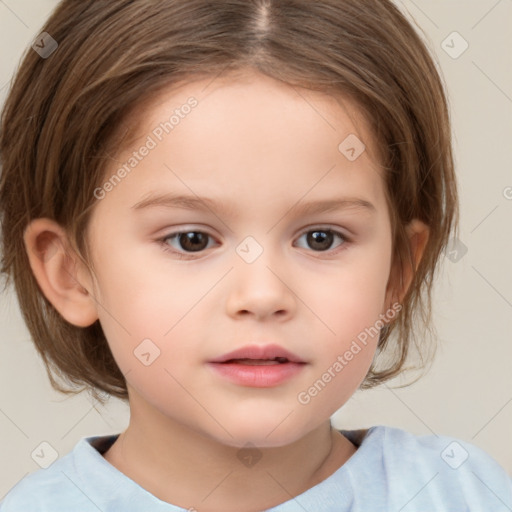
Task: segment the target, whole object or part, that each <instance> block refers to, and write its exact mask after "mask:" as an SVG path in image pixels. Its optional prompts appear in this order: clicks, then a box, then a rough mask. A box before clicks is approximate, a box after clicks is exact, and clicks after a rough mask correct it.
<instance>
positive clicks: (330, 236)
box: [299, 228, 350, 252]
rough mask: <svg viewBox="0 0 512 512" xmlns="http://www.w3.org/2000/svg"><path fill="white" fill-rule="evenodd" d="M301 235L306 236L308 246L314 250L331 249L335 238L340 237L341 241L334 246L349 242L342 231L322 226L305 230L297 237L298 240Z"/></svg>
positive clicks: (324, 250)
mask: <svg viewBox="0 0 512 512" xmlns="http://www.w3.org/2000/svg"><path fill="white" fill-rule="evenodd" d="M303 237H306V244H307V245H309V246H310V247H309V248H311V249H313V250H314V251H315V252H326V251H328V250H330V249H332V245H333V243H334V241H335V239H336V238H338V239H341V243H339V244H338V245H337V246H336V247H339V246H341V245H346V244H348V243H349V242H350V240H349V239H348V238H347V237H346V236H345V235H343V234H342V233H339V232H338V231H334V230H332V229H324V228H317V229H312V230H309V231H306V232H305V233H303V234H302V235H301V236H300V237H299V240H300V239H301V238H303Z"/></svg>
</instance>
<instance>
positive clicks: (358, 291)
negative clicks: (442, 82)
mask: <svg viewBox="0 0 512 512" xmlns="http://www.w3.org/2000/svg"><path fill="white" fill-rule="evenodd" d="M210 82H211V80H205V81H204V82H203V81H199V82H193V83H190V84H187V85H185V86H183V87H182V88H179V89H177V90H173V91H170V92H168V93H166V94H163V95H162V96H161V97H159V98H158V101H155V103H154V104H153V106H152V108H150V109H146V110H145V112H144V117H143V118H142V119H139V120H138V121H137V122H138V123H139V124H140V138H139V139H138V140H137V141H136V143H134V144H132V145H131V146H130V148H128V149H126V150H125V151H124V152H122V153H121V154H119V155H117V158H116V162H112V165H111V167H110V168H109V172H108V173H107V178H106V179H108V178H109V177H110V176H112V174H114V173H115V172H116V170H117V169H118V168H119V162H126V161H127V160H128V159H129V158H130V156H131V155H132V153H133V151H135V150H136V149H138V148H140V146H141V145H142V144H144V143H145V141H146V139H147V137H148V135H150V134H151V133H152V130H153V129H154V128H155V127H156V126H158V125H159V123H161V122H162V121H164V120H167V119H168V118H169V116H170V113H171V112H172V111H173V110H174V109H175V108H176V107H177V106H179V105H183V104H185V103H186V101H187V99H188V98H189V97H190V96H194V97H195V98H197V99H198V101H199V104H198V106H197V107H196V108H194V109H193V111H192V112H191V113H190V114H189V115H188V116H187V117H185V118H184V119H182V120H181V121H180V124H179V125H178V126H176V127H175V129H174V130H173V131H172V132H171V133H170V134H168V135H165V136H164V138H163V139H162V141H161V142H159V143H158V145H157V146H156V147H155V148H154V149H152V150H151V151H150V152H149V154H148V155H147V156H146V157H145V158H144V159H143V160H142V161H141V162H140V163H139V164H138V165H137V167H136V168H135V169H134V170H133V171H132V172H131V173H130V174H129V175H127V176H126V177H125V178H124V179H123V180H122V182H121V183H119V184H117V185H116V186H115V187H114V188H113V190H111V191H110V192H108V193H107V194H106V195H105V197H104V198H103V199H101V200H99V201H98V203H97V204H96V206H95V209H94V210H93V213H92V218H91V223H90V225H89V231H88V239H89V242H90V246H91V257H92V260H93V264H94V273H92V272H90V271H88V269H87V268H86V267H85V266H84V265H82V264H81V263H80V261H79V260H78V258H74V257H73V255H74V253H73V251H72V250H71V244H70V243H69V241H68V239H67V237H66V233H65V232H64V231H63V230H62V229H61V228H60V226H58V225H57V224H55V223H54V222H53V221H51V220H48V219H37V220H35V221H33V222H32V223H31V225H30V226H29V228H28V229H27V230H26V233H25V242H26V245H27V249H29V250H28V254H29V258H30V262H31V266H32V269H33V271H34V274H35V276H36V278H37V279H38V282H39V284H40V286H41V289H42V290H43V292H44V293H45V295H46V297H48V299H49V300H50V301H51V302H52V303H53V304H54V306H55V307H56V309H57V310H58V311H59V312H60V313H61V315H62V316H63V317H64V318H65V319H66V320H67V321H68V322H70V323H72V324H74V325H78V326H88V325H91V324H92V323H93V322H95V321H96V320H98V319H99V321H100V323H101V326H102V328H103V331H104V333H105V335H106V338H107V340H108V343H109V345H110V347H111V350H112V352H113V355H114V357H115V359H116V362H117V364H118V366H119V367H120V369H121V371H122V372H123V373H124V375H125V376H126V380H127V385H128V391H129V401H130V423H129V426H128V428H127V429H126V431H125V432H123V433H122V434H121V436H120V437H119V439H118V441H117V442H116V443H115V444H114V445H113V446H112V448H111V449H110V450H109V451H108V452H107V453H106V454H105V458H106V460H107V461H108V462H109V463H111V464H112V465H113V466H115V467H116V468H117V469H119V470H120V471H121V472H123V473H125V474H126V475H127V476H128V477H129V478H131V479H132V480H134V481H135V482H137V483H138V484H139V485H141V486H142V487H143V488H145V489H146V490H148V491H149V492H151V493H152V494H154V495H155V496H156V497H158V498H159V499H161V500H163V501H167V502H170V503H173V504H175V505H178V506H181V507H183V508H189V507H195V509H196V510H198V511H201V512H214V511H215V512H216V511H221V510H222V511H223V512H235V511H237V512H240V510H242V508H241V505H240V504H241V503H243V510H244V511H247V512H249V511H257V510H263V509H266V508H270V507H272V506H276V505H278V504H279V503H283V502H285V501H288V500H290V499H292V498H293V497H294V496H297V495H299V494H301V493H303V492H305V491H306V490H307V489H309V488H311V487H312V486H314V485H316V484H318V483H319V482H321V481H322V480H325V479H326V478H327V477H328V476H330V475H331V474H332V473H334V472H335V471H336V470H337V469H338V468H339V467H341V466H342V465H343V464H344V463H345V462H346V461H347V460H348V459H349V458H350V457H351V456H352V455H353V454H354V453H355V452H356V447H355V446H354V445H353V444H352V443H351V442H350V441H348V439H346V438H345V437H344V436H342V435H341V434H340V433H339V432H336V431H333V430H331V428H330V416H331V415H332V414H333V413H334V412H335V411H336V410H337V409H339V408H340V407H341V406H342V405H343V404H344V403H345V402H346V401H347V400H348V399H349V398H350V396H351V395H352V394H353V393H354V392H355V391H356V390H357V389H358V387H359V386H360V384H361V382H362V381H363V379H364V377H365V375H366V373H367V371H368V369H369V367H370V365H371V362H372V359H373V356H374V353H375V350H376V345H377V341H378V338H377V337H374V338H373V339H370V340H369V341H368V344H367V345H366V346H365V347H364V348H363V350H361V351H360V352H359V353H358V354H357V355H356V356H354V358H353V359H352V360H351V361H350V362H349V363H348V364H347V365H346V366H345V367H344V368H343V371H341V372H340V373H338V374H337V375H336V377H335V378H333V379H332V380H331V381H330V382H329V383H328V385H327V386H326V387H325V389H323V390H322V391H321V392H320V393H318V395H317V396H315V397H314V398H312V399H311V400H310V401H309V402H308V403H307V404H303V403H299V401H298V399H297V396H298V394H299V393H300V392H301V391H304V390H307V389H308V388H310V387H311V386H312V385H313V383H314V382H315V381H317V380H318V379H319V378H320V377H321V376H322V374H323V373H324V372H325V370H326V369H327V368H329V367H332V365H333V363H334V362H335V361H336V360H337V357H338V356H339V355H340V354H343V353H344V352H345V351H346V350H347V349H348V348H349V347H350V345H351V343H352V341H353V340H354V339H356V337H357V335H358V334H359V333H360V332H362V331H363V330H364V329H365V328H367V327H370V326H372V325H374V324H375V322H376V321H377V320H378V319H379V318H381V317H379V315H381V314H385V313H386V311H387V310H388V309H389V308H390V307H391V306H392V304H393V303H396V301H397V300H398V301H399V300H400V299H401V298H402V297H403V295H404V294H405V292H406V290H407V287H408V285H409V284H410V277H411V272H410V271H407V270H406V271H405V272H404V277H405V279H404V281H403V282H402V283H401V284H402V286H401V287H399V286H398V285H397V283H395V282H394V280H392V279H391V278H390V276H392V275H395V274H394V273H392V268H394V267H392V258H391V256H392V240H391V224H390V218H389V213H388V209H387V205H386V201H385V195H384V190H385V189H384V182H383V179H382V171H381V170H380V169H379V168H378V165H377V164H376V162H375V161H374V159H372V155H374V154H375V151H374V148H373V143H372V140H371V135H370V133H369V132H368V131H367V126H366V125H365V123H364V122H363V120H362V119H361V117H360V116H358V112H357V109H356V108H355V107H353V106H352V105H351V103H350V102H348V101H345V102H344V105H345V108H342V106H340V104H339V103H338V102H336V101H335V100H334V99H333V98H332V97H329V96H326V95H322V94H319V93H314V92H311V91H305V90H302V89H300V90H299V89H294V88H292V87H289V86H287V85H283V84H281V83H279V82H276V81H273V80H271V79H269V78H266V77H263V76H261V75H248V79H247V80H243V79H237V80H229V79H227V80H221V79H217V80H216V81H214V82H213V83H211V84H210ZM209 84H210V85H209ZM207 85H209V86H208V90H207V91H206V92H204V88H205V87H206V86H207ZM297 91H300V94H298V92H297ZM345 109H347V110H345ZM348 114H350V116H349V115H348ZM354 122H355V123H356V124H354ZM349 134H357V136H358V138H359V139H361V140H362V141H364V144H365V145H366V148H367V150H366V151H365V152H363V154H362V155H361V156H360V157H359V158H357V159H356V160H355V161H353V162H352V161H349V159H347V158H346V157H345V155H344V154H342V153H341V152H340V151H339V149H338V146H339V145H340V144H341V143H342V142H343V141H344V140H345V139H346V137H347V136H348V135H349ZM329 170H330V172H329ZM150 193H175V194H183V195H185V194H186V195H191V196H193V197H196V196H199V197H208V198H211V199H214V200H215V201H217V202H218V203H219V205H220V206H222V207H225V209H226V211H223V210H222V211H221V210H220V209H215V208H216V207H215V208H214V207H210V208H211V209H205V210H204V211H201V210H199V209H197V208H196V209H193V210H190V209H189V210H187V209H184V208H178V207H172V208H171V207H164V206H158V207H156V206H153V207H148V208H144V209H140V210H136V209H133V208H132V207H133V206H134V205H135V204H136V203H138V202H140V201H141V200H143V199H145V198H146V197H147V196H148V194H150ZM344 197H345V198H348V197H350V198H359V199H364V200H365V201H368V202H370V203H371V204H372V205H373V206H374V209H369V208H346V209H340V210H333V211H329V212H323V213H307V214H304V213H301V212H300V211H299V208H300V206H302V205H303V204H304V203H308V202H316V201H323V200H328V199H337V200H339V199H341V198H344ZM321 228H323V229H326V228H330V229H331V230H334V231H337V232H339V233H340V234H341V235H345V236H346V239H344V238H342V237H339V236H334V238H332V242H331V243H330V244H329V241H327V242H323V245H322V243H318V244H316V245H315V244H312V243H311V240H308V236H307V233H310V232H311V231H313V232H314V231H315V229H316V230H317V231H322V229H321ZM176 232H184V233H188V232H193V233H197V232H200V233H205V234H207V235H209V237H207V238H206V241H205V243H204V244H203V245H202V246H201V247H202V248H201V249H200V250H199V252H192V250H191V249H190V246H189V245H187V243H186V240H185V241H183V237H182V240H181V243H180V239H179V238H178V237H174V238H168V239H167V240H166V242H158V241H157V239H162V238H164V237H166V236H167V237H169V236H170V235H171V234H175V233H176ZM408 233H409V236H410V243H411V249H412V252H413V254H414V256H415V259H416V262H418V261H419V259H420V257H421V254H422V252H423V249H424V247H425V243H426V241H427V237H428V229H427V228H426V226H424V225H423V224H422V223H420V222H418V221H414V222H412V223H411V224H410V225H409V226H408ZM248 236H251V237H253V238H254V239H255V240H256V241H257V243H258V244H259V246H261V248H263V253H262V254H261V255H260V256H259V257H258V258H257V259H256V260H255V261H254V262H252V263H250V264H249V263H247V262H246V261H244V259H242V258H241V257H240V255H239V253H237V251H236V249H237V247H238V246H239V245H240V244H241V242H242V241H244V240H245V238H246V237H248ZM320 240H321V239H320ZM347 240H351V241H347ZM49 241H51V244H49ZM164 243H165V244H166V245H167V247H168V248H169V249H170V251H167V252H166V251H164V250H163V247H164ZM195 243H196V244H198V242H197V241H196V242H195ZM50 245H52V247H53V249H52V251H53V252H52V255H51V257H50V258H41V257H37V256H36V255H35V251H34V250H33V249H34V248H37V250H38V251H39V252H40V253H43V254H44V252H45V250H50V249H49V247H50ZM199 245H200V244H199ZM192 247H194V246H193V245H192ZM318 247H325V250H321V249H319V248H318ZM187 249H188V251H187ZM66 252H67V254H69V255H71V256H68V257H66ZM177 253H181V254H183V255H185V256H186V259H180V258H179V257H178V255H177ZM145 339H150V340H151V342H152V343H153V344H154V345H152V346H157V347H158V349H159V350H160V356H159V357H158V358H157V359H156V360H155V361H154V362H153V363H152V364H151V365H149V366H145V365H144V364H142V363H141V361H140V360H139V359H138V358H137V357H135V356H134V350H136V348H137V347H138V346H139V345H140V344H141V342H142V340H145ZM268 343H276V344H278V345H281V346H283V347H285V348H286V349H288V350H290V351H292V352H294V353H295V354H297V355H299V356H300V357H301V358H302V360H304V361H306V362H307V364H306V365H304V366H303V368H302V369H301V372H300V373H299V374H297V375H296V376H294V377H292V378H291V379H289V380H287V381H285V382H283V383H282V384H280V385H277V386H274V387H269V388H255V387H251V386H242V385H237V384H234V383H232V382H228V381H226V380H225V379H223V378H222V377H220V376H218V375H217V374H215V373H213V372H211V371H210V368H209V367H208V365H207V361H209V360H211V359H212V358H215V357H218V356H220V355H222V354H225V353H226V352H229V351H232V350H234V349H236V348H240V347H242V346H244V345H247V344H268ZM247 443H251V444H252V445H254V446H255V447H257V449H258V453H259V454H260V455H261V458H260V460H259V461H258V462H257V463H256V464H254V465H252V466H250V467H248V466H247V465H245V464H242V463H241V461H240V459H239V457H238V456H239V455H240V449H243V448H244V447H245V446H246V444H247Z"/></svg>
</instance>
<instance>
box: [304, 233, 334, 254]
mask: <svg viewBox="0 0 512 512" xmlns="http://www.w3.org/2000/svg"><path fill="white" fill-rule="evenodd" d="M326 241H327V242H328V243H327V245H326V244H325V243H326ZM332 241H333V234H332V233H331V232H330V231H312V232H311V233H310V234H309V235H308V244H310V245H311V247H312V248H313V249H318V250H320V251H326V250H327V249H329V248H330V247H331V245H332Z"/></svg>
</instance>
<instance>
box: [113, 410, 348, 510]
mask: <svg viewBox="0 0 512 512" xmlns="http://www.w3.org/2000/svg"><path fill="white" fill-rule="evenodd" d="M143 417H144V418H147V416H133V414H132V418H131V420H130V425H129V427H128V428H127V430H126V431H125V432H123V433H122V434H121V435H120V436H119V438H118V439H117V441H116V442H115V443H114V444H113V445H112V447H111V448H110V450H108V452H107V453H105V454H104V457H105V459H106V460H107V461H108V462H109V463H110V464H112V465H113V466H114V467H116V468H117V469H118V470H119V471H121V472H122V473H124V474H125V475H126V476H127V477H128V478H130V479H132V480H133V481H135V482H136V483H138V484H139V485H140V486H141V487H143V488H144V489H146V490H147V491H148V492H150V493H151V494H153V495H154V496H155V497H157V498H158V499H160V500H162V501H164V502H168V503H171V504H173V505H176V506H179V507H183V508H185V509H189V508H190V509H192V510H193V509H194V508H195V509H197V510H201V512H217V511H223V512H231V511H232V512H235V511H236V512H240V510H241V509H240V503H243V504H244V509H243V510H244V512H251V511H258V510H264V509H267V508H271V507H274V506H277V505H278V504H280V503H283V502H285V501H289V500H291V499H293V498H294V497H295V496H298V495H299V494H302V493H303V492H305V491H307V490H308V489H310V488H311V487H313V486H315V485H317V484H318V483H320V482H321V481H323V480H325V479H326V478H327V477H329V476H330V475H331V474H333V473H334V472H335V471H336V470H337V469H338V468H339V467H341V466H342V465H343V464H344V463H345V462H346V461H347V460H348V459H349V458H350V457H351V456H352V455H353V454H354V453H355V451H356V448H355V446H354V445H353V444H352V443H350V441H348V439H346V438H345V437H344V436H342V435H341V434H340V433H339V432H337V431H335V430H333V429H332V427H331V425H330V422H326V423H323V424H322V425H320V426H319V427H317V428H315V429H314V430H312V431H311V432H309V433H308V434H306V435H305V436H303V437H301V438H300V439H298V440H296V441H295V442H292V443H291V444H288V445H286V446H280V447H272V448H256V447H245V448H238V447H233V446H226V445H225V444H222V443H219V442H218V441H216V440H215V439H212V438H209V437H206V436H205V435H203V434H202V433H199V432H196V431H194V430H191V429H190V428H189V427H187V426H185V425H181V424H179V423H176V422H172V421H169V419H168V418H166V421H165V422H163V423H159V422H151V423H150V422H149V421H146V419H144V420H142V418H143Z"/></svg>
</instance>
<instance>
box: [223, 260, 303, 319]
mask: <svg viewBox="0 0 512 512" xmlns="http://www.w3.org/2000/svg"><path fill="white" fill-rule="evenodd" d="M284 267H285V265H282V264H281V265H277V264H276V259H275V258H269V257H267V256H266V255H265V252H264V253H263V255H262V256H260V257H259V258H258V259H257V260H256V261H255V262H253V263H246V262H245V261H239V262H237V263H236V265H235V268H234V269H233V271H232V272H231V276H230V284H229V295H228V299H227V302H226V308H227V313H228V314H229V315H230V316H231V317H233V318H236V317H242V316H251V317H254V319H257V320H264V319H267V318H275V319H279V320H280V321H285V320H287V319H289V318H291V317H292V316H293V315H294V314H295V311H296V308H297V300H298V299H297V296H296V295H295V293H294V282H293V278H291V277H290V272H285V271H283V270H282V269H283V268H284Z"/></svg>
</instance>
